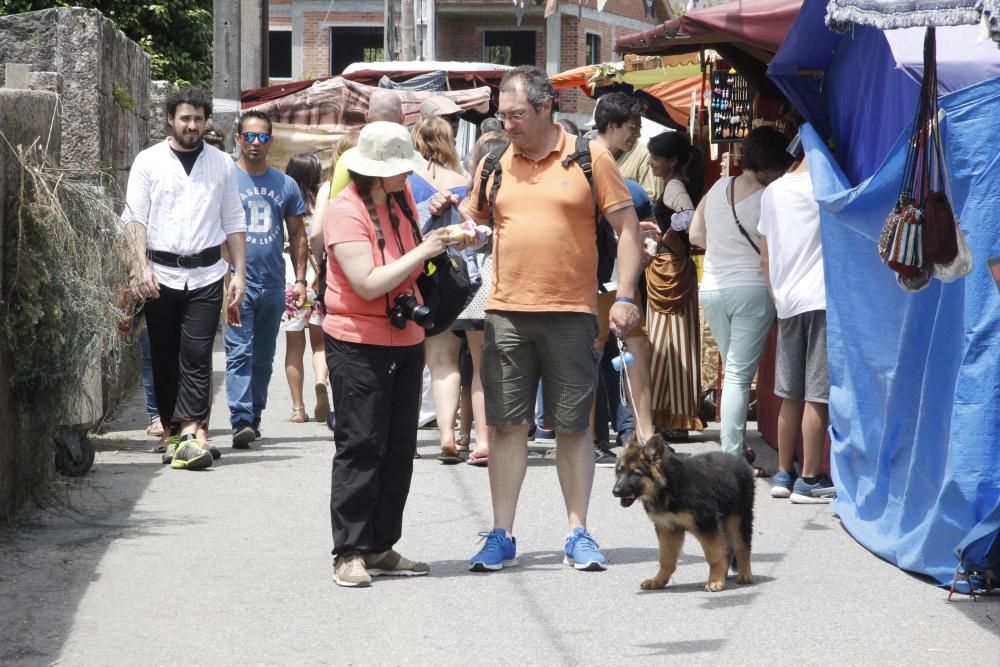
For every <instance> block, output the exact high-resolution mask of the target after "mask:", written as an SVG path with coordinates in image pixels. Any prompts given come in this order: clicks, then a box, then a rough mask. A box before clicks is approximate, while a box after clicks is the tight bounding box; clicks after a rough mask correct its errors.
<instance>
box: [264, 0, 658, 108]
mask: <svg viewBox="0 0 1000 667" xmlns="http://www.w3.org/2000/svg"><path fill="white" fill-rule="evenodd" d="M413 4H414V13H415V15H416V17H415V31H416V48H417V59H418V60H440V61H465V62H493V63H498V64H504V65H514V66H517V65H536V66H538V67H541V68H542V69H544V70H546V71H547V72H549V73H550V74H556V73H558V72H561V71H564V70H567V69H571V68H573V67H578V66H580V65H586V64H594V63H601V62H606V61H609V60H615V59H616V54H615V53H613V52H612V48H613V46H614V43H615V40H616V39H617V38H618V37H620V36H622V35H624V34H628V33H632V32H637V31H641V30H648V29H649V28H650V27H652V26H655V25H656V24H657V23H658V22H660V21H662V20H663V18H662V17H661V18H660V19H659V20H658V19H657V18H655V17H647V16H646V15H645V11H644V8H643V7H644V3H643V0H607V2H606V3H604V7H603V10H602V11H598V10H597V8H596V6H597V0H561V1H560V2H558V4H557V5H556V12H555V14H553V15H552V16H550V17H549V18H547V19H546V18H545V17H544V3H542V5H536V4H535V2H534V0H525V2H524V8H523V12H522V16H521V21H520V24H518V21H517V17H516V15H515V9H514V7H513V5H512V3H511V2H510V1H509V0H507V1H498V0H413ZM657 4H658V5H659V4H660V3H657ZM385 6H386V3H385V0H270V2H269V3H268V7H269V9H268V16H269V44H268V49H269V58H270V80H271V82H272V83H281V82H283V81H290V80H303V79H316V78H322V77H327V76H334V75H337V74H340V72H341V71H343V69H344V68H345V67H346V66H347V65H349V64H351V63H354V62H364V61H378V60H387V59H392V58H391V56H390V58H386V57H385V53H384V51H383V41H384V30H385ZM395 24H396V26H398V25H399V21H398V17H397V20H396V21H395ZM559 106H560V110H561V111H562V112H564V113H567V114H572V115H574V116H583V115H588V114H589V113H590V112H591V111H592V109H593V101H592V100H590V99H589V98H587V96H586V95H584V94H583V93H581V92H579V91H562V92H561V93H560V99H559Z"/></svg>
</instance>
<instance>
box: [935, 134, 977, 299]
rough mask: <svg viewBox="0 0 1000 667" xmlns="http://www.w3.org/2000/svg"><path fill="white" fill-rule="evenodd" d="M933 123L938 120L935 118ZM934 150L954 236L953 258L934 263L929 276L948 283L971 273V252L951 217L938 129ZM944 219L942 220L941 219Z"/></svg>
mask: <svg viewBox="0 0 1000 667" xmlns="http://www.w3.org/2000/svg"><path fill="white" fill-rule="evenodd" d="M934 122H935V123H937V122H938V120H937V119H936V118H935V121H934ZM935 149H936V150H937V154H938V165H939V166H940V170H941V180H942V183H943V184H944V192H943V193H941V195H942V198H943V199H944V203H945V204H946V205H947V207H948V210H947V216H948V218H947V219H950V221H951V227H952V229H953V230H954V234H955V257H954V258H953V259H952V260H951V261H950V262H943V263H935V264H934V267H933V269H932V271H931V274H932V275H933V276H934V277H935V278H937V279H938V280H942V281H944V282H946V283H950V282H952V281H953V280H958V279H959V278H964V277H965V276H967V275H969V274H970V273H971V272H972V265H973V261H972V251H971V250H969V244H968V243H967V242H966V240H965V234H963V233H962V229H961V227H960V226H959V219H958V216H954V215H952V210H953V209H952V206H951V202H953V201H954V200H955V199H954V197H952V194H951V182H950V181H949V180H948V163H947V162H945V159H944V141H943V139H942V138H941V132H940V128H939V129H938V131H937V132H936V133H935ZM943 219H944V218H943Z"/></svg>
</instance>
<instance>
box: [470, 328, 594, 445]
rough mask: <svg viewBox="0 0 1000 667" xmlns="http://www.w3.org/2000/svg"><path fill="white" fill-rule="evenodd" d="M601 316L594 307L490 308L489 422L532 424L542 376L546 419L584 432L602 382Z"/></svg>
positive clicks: (485, 372) (486, 357)
mask: <svg viewBox="0 0 1000 667" xmlns="http://www.w3.org/2000/svg"><path fill="white" fill-rule="evenodd" d="M597 333H598V326H597V318H596V317H594V316H593V315H591V314H590V313H566V312H544V313H525V312H509V311H504V312H499V311H491V312H487V313H486V319H485V340H484V342H483V351H482V380H483V394H484V398H485V400H486V423H487V424H489V425H490V426H517V425H520V424H530V423H531V421H532V418H533V417H534V414H535V397H536V393H537V391H538V381H539V380H542V399H543V401H542V402H543V404H544V406H545V424H546V425H547V426H548V427H549V428H551V429H554V430H555V431H557V432H560V431H561V432H566V433H579V432H582V431H586V430H587V428H588V427H589V426H590V407H591V404H592V403H593V399H594V387H595V386H596V384H597V364H598V360H599V359H598V355H597V352H596V351H595V350H594V338H596V337H597Z"/></svg>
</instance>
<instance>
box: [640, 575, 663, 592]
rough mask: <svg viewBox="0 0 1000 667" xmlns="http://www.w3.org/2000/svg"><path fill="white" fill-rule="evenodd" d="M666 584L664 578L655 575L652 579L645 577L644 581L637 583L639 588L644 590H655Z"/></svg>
mask: <svg viewBox="0 0 1000 667" xmlns="http://www.w3.org/2000/svg"><path fill="white" fill-rule="evenodd" d="M666 585H667V580H666V579H659V578H657V577H653V578H652V579H647V580H646V581H644V582H642V583H641V584H639V588H641V589H642V590H644V591H655V590H658V589H660V588H663V587H664V586H666Z"/></svg>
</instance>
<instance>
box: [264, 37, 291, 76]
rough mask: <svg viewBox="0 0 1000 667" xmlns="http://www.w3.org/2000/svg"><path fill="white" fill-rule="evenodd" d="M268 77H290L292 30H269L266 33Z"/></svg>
mask: <svg viewBox="0 0 1000 667" xmlns="http://www.w3.org/2000/svg"><path fill="white" fill-rule="evenodd" d="M267 70H268V78H271V79H291V78H292V31H291V30H269V31H268V33H267Z"/></svg>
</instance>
